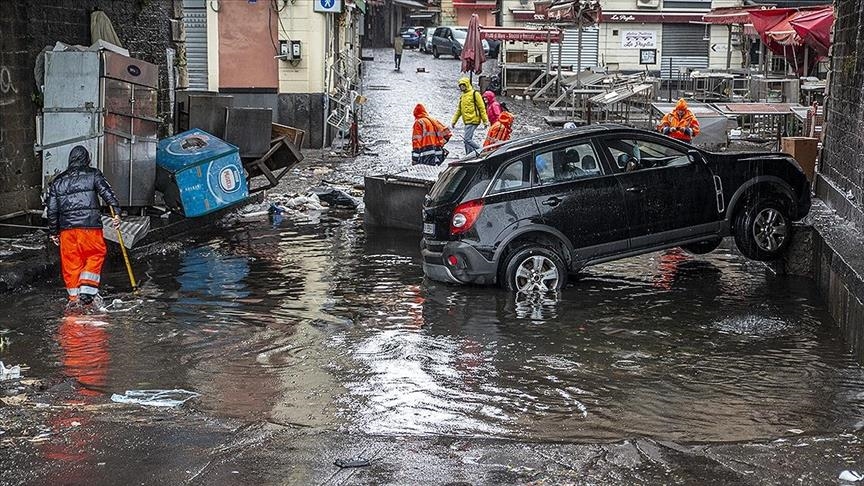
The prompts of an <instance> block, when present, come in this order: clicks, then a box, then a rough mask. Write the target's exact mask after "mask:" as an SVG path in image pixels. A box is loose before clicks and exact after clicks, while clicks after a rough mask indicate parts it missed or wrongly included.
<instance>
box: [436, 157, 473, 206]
mask: <svg viewBox="0 0 864 486" xmlns="http://www.w3.org/2000/svg"><path fill="white" fill-rule="evenodd" d="M475 171H476V168H475V166H473V165H451V166H450V167H447V168H446V169H445V170H444V171H443V172H441V175H439V176H438V182H436V183H435V185H434V186H432V192H430V193H429V202H430V203H431V204H433V205H438V204H446V203H449V202H453V201H455V200H456V198H457V197H459V195H460V194H462V191H463V190H464V189H465V186H466V185H467V184H468V182H469V181H470V180H471V176H473V175H474V172H475Z"/></svg>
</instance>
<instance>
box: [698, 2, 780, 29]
mask: <svg viewBox="0 0 864 486" xmlns="http://www.w3.org/2000/svg"><path fill="white" fill-rule="evenodd" d="M771 8H774V6H773V5H760V6H758V7H721V8H715V9H713V10H711V12H709V13H707V14H705V15H703V16H702V21H703V22H706V23H709V24H721V25H729V24H749V23H750V12H752V11H754V10H767V9H771Z"/></svg>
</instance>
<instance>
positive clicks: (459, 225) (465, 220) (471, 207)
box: [450, 199, 483, 235]
mask: <svg viewBox="0 0 864 486" xmlns="http://www.w3.org/2000/svg"><path fill="white" fill-rule="evenodd" d="M482 210H483V200H482V199H475V200H473V201H468V202H465V203H462V204H460V205H458V206H456V209H454V210H453V217H452V218H450V234H451V235H461V234H462V233H465V232H466V231H468V230H470V229H471V227H472V226H474V223H475V222H476V221H477V216H479V215H480V211H482Z"/></svg>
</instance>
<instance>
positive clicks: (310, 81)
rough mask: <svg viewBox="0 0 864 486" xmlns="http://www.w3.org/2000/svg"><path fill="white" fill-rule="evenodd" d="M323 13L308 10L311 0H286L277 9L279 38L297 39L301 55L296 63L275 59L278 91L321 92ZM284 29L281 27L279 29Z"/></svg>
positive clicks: (322, 85)
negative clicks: (288, 0) (286, 2)
mask: <svg viewBox="0 0 864 486" xmlns="http://www.w3.org/2000/svg"><path fill="white" fill-rule="evenodd" d="M326 15H332V14H322V13H318V12H314V11H312V0H297V1H296V2H294V3H289V4H288V6H287V7H286V8H285V9H284V10H283V11H282V12H280V13H279V16H280V19H281V22H282V23H281V27H282V28H281V29H280V30H279V39H283V40H287V39H288V38H289V36H290V39H292V40H299V41H300V42H301V43H302V50H303V51H302V58H301V60H300V62H298V63H297V64H296V65H295V64H292V63H289V62H287V61H279V66H278V69H279V92H280V93H323V92H324V63H325V53H326V51H327V49H326V46H325V42H324V41H325V29H326V27H327V22H326ZM283 29H284V31H283Z"/></svg>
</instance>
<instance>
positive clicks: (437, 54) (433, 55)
mask: <svg viewBox="0 0 864 486" xmlns="http://www.w3.org/2000/svg"><path fill="white" fill-rule="evenodd" d="M432 57H434V58H435V59H438V58H439V57H441V54H439V53H438V46H432Z"/></svg>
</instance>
